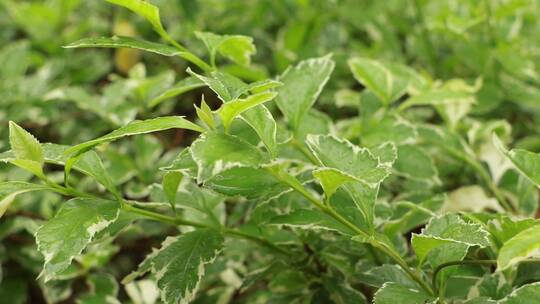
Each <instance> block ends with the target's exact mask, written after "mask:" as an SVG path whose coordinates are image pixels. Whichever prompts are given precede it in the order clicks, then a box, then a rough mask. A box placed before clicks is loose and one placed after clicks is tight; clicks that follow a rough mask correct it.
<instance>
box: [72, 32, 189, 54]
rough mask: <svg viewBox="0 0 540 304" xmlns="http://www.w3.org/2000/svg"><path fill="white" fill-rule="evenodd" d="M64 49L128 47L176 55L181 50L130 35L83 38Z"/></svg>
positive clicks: (180, 52)
mask: <svg viewBox="0 0 540 304" xmlns="http://www.w3.org/2000/svg"><path fill="white" fill-rule="evenodd" d="M64 48H66V49H75V48H115V49H118V48H130V49H137V50H142V51H146V52H151V53H156V54H159V55H163V56H178V55H181V54H182V53H185V52H183V51H180V50H178V49H177V48H175V47H173V46H169V45H166V44H161V43H155V42H150V41H146V40H141V39H137V38H132V37H119V36H113V37H110V38H109V37H96V38H83V39H80V40H77V41H75V42H72V43H70V44H68V45H66V46H64Z"/></svg>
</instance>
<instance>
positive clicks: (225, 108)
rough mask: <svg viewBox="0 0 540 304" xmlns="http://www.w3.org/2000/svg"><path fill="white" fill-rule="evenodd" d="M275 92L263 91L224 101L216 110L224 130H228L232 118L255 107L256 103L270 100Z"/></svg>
mask: <svg viewBox="0 0 540 304" xmlns="http://www.w3.org/2000/svg"><path fill="white" fill-rule="evenodd" d="M276 95H277V94H276V93H275V92H263V93H259V94H255V95H250V96H248V97H246V98H244V99H235V100H232V101H230V102H227V103H224V104H223V105H222V106H221V108H220V109H219V110H218V113H219V116H220V117H221V120H222V121H223V125H224V126H225V130H228V129H229V127H230V125H231V123H232V121H233V119H235V118H236V117H237V116H238V115H240V114H242V113H243V112H245V111H247V110H249V109H251V108H253V107H256V106H257V105H260V104H263V103H265V102H267V101H270V100H272V99H274V97H276Z"/></svg>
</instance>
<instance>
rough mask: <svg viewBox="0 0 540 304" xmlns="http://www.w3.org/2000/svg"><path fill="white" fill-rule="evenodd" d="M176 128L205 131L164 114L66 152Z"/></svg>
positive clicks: (180, 118)
mask: <svg viewBox="0 0 540 304" xmlns="http://www.w3.org/2000/svg"><path fill="white" fill-rule="evenodd" d="M175 128H177V129H187V130H193V131H197V132H204V129H203V128H201V127H199V126H198V125H196V124H194V123H192V122H190V121H188V120H186V119H184V118H183V117H182V116H164V117H158V118H154V119H148V120H138V121H133V122H131V123H129V124H127V125H125V126H123V127H121V128H119V129H116V130H114V131H112V132H111V133H109V134H107V135H104V136H102V137H99V138H96V139H93V140H90V141H87V142H85V143H82V144H78V145H76V146H73V147H71V148H70V149H68V150H67V151H66V152H65V153H66V154H68V155H76V154H79V153H81V152H82V151H88V150H90V149H92V148H93V147H95V146H97V145H99V144H101V143H104V142H110V141H114V140H117V139H120V138H122V137H126V136H131V135H137V134H145V133H151V132H157V131H163V130H168V129H175Z"/></svg>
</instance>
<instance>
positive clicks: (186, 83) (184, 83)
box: [148, 76, 204, 108]
mask: <svg viewBox="0 0 540 304" xmlns="http://www.w3.org/2000/svg"><path fill="white" fill-rule="evenodd" d="M203 86H204V83H203V82H202V81H200V80H199V79H198V78H196V77H193V76H190V77H186V78H184V79H182V80H180V81H179V82H178V83H176V84H175V85H174V86H172V87H170V88H168V89H167V90H165V91H164V92H163V93H161V94H159V95H158V96H157V97H155V98H153V99H152V100H150V101H149V102H148V107H150V108H153V107H155V106H157V105H159V104H161V103H162V102H163V101H165V100H167V99H170V98H173V97H176V96H178V95H181V94H184V93H185V92H189V91H191V90H194V89H197V88H200V87H203Z"/></svg>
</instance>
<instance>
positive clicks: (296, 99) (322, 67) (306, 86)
mask: <svg viewBox="0 0 540 304" xmlns="http://www.w3.org/2000/svg"><path fill="white" fill-rule="evenodd" d="M334 66H335V63H334V61H333V60H332V59H331V55H327V56H324V57H319V58H312V59H308V60H304V61H302V62H300V63H299V64H297V65H296V66H294V67H289V68H288V69H287V70H286V71H285V72H283V74H282V75H281V76H280V77H279V79H278V80H279V81H281V82H283V86H281V87H279V88H278V89H277V91H278V93H279V94H278V96H277V98H276V103H277V105H278V107H279V109H280V110H281V112H282V113H283V114H284V115H285V117H286V118H287V121H288V122H289V124H290V125H291V127H292V128H293V129H294V130H296V129H298V127H299V126H300V124H301V121H302V118H303V117H304V115H305V114H306V112H307V111H309V109H310V108H311V107H312V106H313V104H314V103H315V101H316V100H317V98H318V97H319V94H320V93H321V91H322V89H323V87H324V86H325V84H326V82H327V81H328V79H329V78H330V74H331V73H332V71H333V70H334Z"/></svg>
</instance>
